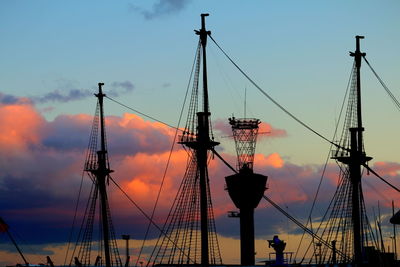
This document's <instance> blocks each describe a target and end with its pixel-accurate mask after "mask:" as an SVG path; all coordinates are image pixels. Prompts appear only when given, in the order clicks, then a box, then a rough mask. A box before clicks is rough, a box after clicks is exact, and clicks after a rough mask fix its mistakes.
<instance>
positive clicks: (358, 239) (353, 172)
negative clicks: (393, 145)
mask: <svg viewBox="0 0 400 267" xmlns="http://www.w3.org/2000/svg"><path fill="white" fill-rule="evenodd" d="M363 38H364V36H358V35H357V36H356V50H355V52H350V56H352V57H354V61H355V68H354V72H353V75H355V83H354V76H353V84H354V87H353V88H354V89H353V90H354V91H353V92H354V93H353V94H352V98H351V101H350V100H349V101H350V102H349V109H348V110H349V111H350V112H349V111H348V115H347V118H346V122H347V124H346V122H345V127H348V129H345V130H346V131H347V130H348V132H349V133H350V136H349V139H347V140H348V141H347V142H348V144H349V145H350V147H349V149H348V150H347V151H344V152H342V153H341V154H338V153H336V155H334V156H333V158H334V159H337V160H338V161H340V162H342V163H344V164H346V165H347V166H348V179H349V182H350V184H351V186H350V189H351V192H348V193H347V194H349V196H350V198H351V203H349V205H351V223H352V233H353V257H354V258H353V261H354V262H355V263H356V264H361V263H362V262H363V249H364V244H365V243H366V242H367V240H364V239H365V229H364V226H365V224H366V222H365V216H366V215H365V211H364V209H365V207H364V202H363V192H362V184H361V176H362V172H361V167H362V166H363V165H365V164H366V163H367V162H368V161H369V160H371V159H372V158H371V157H368V156H366V154H365V152H364V144H363V131H364V128H363V125H362V116H361V79H360V69H361V60H362V57H363V56H365V53H362V52H361V51H360V39H363ZM345 140H346V139H345Z"/></svg>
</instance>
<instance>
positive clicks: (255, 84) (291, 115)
mask: <svg viewBox="0 0 400 267" xmlns="http://www.w3.org/2000/svg"><path fill="white" fill-rule="evenodd" d="M209 37H210V38H211V40H212V41H213V42H214V43H215V45H216V46H217V47H218V48H219V49H220V50H221V52H222V53H223V54H224V55H225V56H226V57H227V58H228V60H229V61H230V62H231V63H232V64H233V65H234V66H235V67H236V68H237V69H238V70H239V72H240V73H242V74H243V75H244V76H245V77H246V78H247V80H249V82H250V83H251V84H253V85H254V86H255V87H256V88H257V89H258V90H259V91H260V92H261V93H262V94H263V95H264V96H265V97H267V98H268V99H269V100H270V101H271V102H272V103H274V104H275V105H276V106H277V107H278V108H280V109H281V110H282V111H283V112H285V113H286V114H287V115H289V116H290V117H291V118H292V119H294V120H295V121H297V122H298V123H299V124H300V125H302V126H303V127H305V128H306V129H308V130H309V131H311V132H312V133H314V134H316V135H317V136H319V137H320V138H322V139H324V140H325V141H327V142H328V143H330V144H332V145H334V146H336V147H340V146H339V145H338V144H335V143H333V142H332V141H330V140H329V139H328V138H326V137H325V136H323V135H322V134H320V133H318V132H317V131H315V130H314V129H312V128H311V127H310V126H308V125H307V124H306V123H304V122H303V121H301V120H300V119H299V118H297V117H296V116H295V115H293V114H292V113H290V112H289V111H288V110H287V109H286V108H285V107H283V106H282V105H281V104H279V103H278V102H277V101H276V100H275V99H273V98H272V97H271V96H270V95H269V94H267V92H265V91H264V90H263V89H262V88H261V87H260V86H258V84H257V83H256V82H254V81H253V80H252V79H251V78H250V76H248V75H247V74H246V73H245V72H244V71H243V70H242V69H241V68H240V67H239V66H238V65H237V64H236V63H235V61H233V59H232V58H231V57H230V56H229V55H228V54H227V53H226V52H225V51H224V50H223V49H222V47H221V46H219V44H218V43H217V42H216V41H215V40H214V38H213V37H212V36H211V35H209Z"/></svg>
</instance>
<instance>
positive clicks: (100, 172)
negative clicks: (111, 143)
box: [93, 83, 112, 267]
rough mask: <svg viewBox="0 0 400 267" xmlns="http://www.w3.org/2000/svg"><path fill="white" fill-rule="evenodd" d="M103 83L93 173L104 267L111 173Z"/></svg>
mask: <svg viewBox="0 0 400 267" xmlns="http://www.w3.org/2000/svg"><path fill="white" fill-rule="evenodd" d="M103 85H104V83H99V93H98V94H95V95H96V97H97V98H98V99H99V107H100V148H101V149H100V150H99V151H97V156H98V157H97V159H98V168H97V170H94V171H93V173H94V175H95V177H96V178H97V183H98V186H99V194H100V209H101V223H102V230H103V239H104V256H105V260H106V267H110V266H111V257H110V242H109V240H110V237H109V223H108V216H107V215H108V211H107V208H108V205H107V190H106V178H107V177H108V175H109V174H110V173H111V172H112V170H110V166H108V164H107V150H106V141H105V130H104V112H103V97H104V96H105V94H103V91H102V86H103Z"/></svg>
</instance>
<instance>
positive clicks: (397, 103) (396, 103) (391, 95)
mask: <svg viewBox="0 0 400 267" xmlns="http://www.w3.org/2000/svg"><path fill="white" fill-rule="evenodd" d="M363 58H364V60H365V63H367V65H368V67H369V68H370V69H371V71H372V73H374V75H375V77H376V78H377V79H378V81H379V82H380V84H381V85H382V87H383V88H384V89H385V91H386V93H387V94H388V95H389V97H390V98H391V99H392V101H393V103H394V104H395V106H396V108H397V109H398V110H399V111H400V102H399V101H398V100H397V99H396V97H395V96H394V95H393V93H392V92H391V91H390V90H389V88H388V87H387V86H386V84H385V83H384V82H383V80H382V79H381V77H379V75H378V73H376V71H375V70H374V68H373V67H372V66H371V64H370V63H369V62H368V60H367V58H366V57H365V56H363Z"/></svg>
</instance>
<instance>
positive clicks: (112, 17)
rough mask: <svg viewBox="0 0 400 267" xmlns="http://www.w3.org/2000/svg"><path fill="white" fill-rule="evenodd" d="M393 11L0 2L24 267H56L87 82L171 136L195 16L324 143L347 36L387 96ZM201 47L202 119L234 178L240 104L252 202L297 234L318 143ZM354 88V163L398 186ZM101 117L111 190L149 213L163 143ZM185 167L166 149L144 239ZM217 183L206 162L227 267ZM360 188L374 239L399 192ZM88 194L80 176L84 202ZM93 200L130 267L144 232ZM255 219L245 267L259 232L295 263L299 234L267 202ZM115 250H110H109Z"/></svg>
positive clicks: (358, 4)
mask: <svg viewBox="0 0 400 267" xmlns="http://www.w3.org/2000/svg"><path fill="white" fill-rule="evenodd" d="M399 12H400V2H399V1H397V0H386V1H372V0H368V1H361V0H356V1H345V0H339V1H329V2H328V1H316V0H311V1H289V0H284V1H261V0H260V1H236V0H235V1H228V0H219V1H211V0H206V1H194V0H192V1H190V0H152V1H144V0H143V1H134V0H132V1H125V0H123V1H95V0H90V1H75V0H74V1H50V0H38V1H11V0H1V1H0V127H1V131H0V170H1V172H0V217H2V218H3V219H4V220H5V221H6V222H8V224H9V226H10V230H11V232H12V234H14V235H15V238H16V240H17V242H18V243H19V244H20V245H21V248H22V250H23V251H24V252H25V254H26V255H27V257H28V259H29V261H30V262H31V263H38V262H44V261H45V256H47V255H50V256H51V257H52V258H53V261H54V262H55V263H56V264H63V263H64V257H65V248H66V243H67V241H68V236H69V231H70V228H71V224H72V218H73V215H74V208H75V203H76V200H77V197H78V191H79V186H80V182H81V175H82V169H83V164H84V158H85V149H86V147H87V144H88V139H89V134H90V129H91V123H92V119H93V114H94V110H95V105H96V99H95V97H94V96H93V93H96V91H97V83H98V82H104V83H105V85H104V87H103V88H104V92H105V93H106V94H107V95H109V96H110V97H112V98H113V99H115V100H117V101H120V102H122V103H124V104H125V105H127V106H129V107H132V108H134V109H136V110H139V111H140V112H142V113H145V114H148V115H150V116H152V117H154V118H156V119H158V120H160V121H162V122H165V123H167V124H169V125H173V126H177V122H178V118H179V112H180V110H181V107H182V103H183V101H184V96H185V92H186V87H187V84H188V80H189V76H190V71H191V67H192V64H193V59H194V55H195V49H196V46H197V42H198V36H197V35H195V34H194V32H193V30H194V29H199V28H200V14H201V13H210V16H209V17H207V19H206V25H207V28H208V30H210V31H211V32H212V36H213V38H214V39H215V40H216V41H217V42H218V44H219V45H220V46H221V47H222V48H223V49H224V50H225V51H226V52H227V53H228V54H229V55H230V56H231V57H232V58H233V59H234V60H235V62H236V63H237V64H238V65H239V66H240V67H241V68H242V69H243V70H244V71H245V72H246V73H247V74H248V75H249V76H250V77H251V78H252V79H253V80H254V81H255V82H256V83H257V84H258V85H259V86H260V87H261V88H263V90H265V91H266V92H267V93H268V94H270V95H271V96H272V97H273V98H274V99H275V100H277V101H278V102H279V103H280V104H281V105H283V106H284V107H285V108H286V109H288V110H289V111H290V112H291V113H293V114H295V115H296V116H297V117H298V118H299V119H301V120H302V121H304V122H305V123H307V124H308V125H309V126H310V127H311V128H313V129H314V130H316V131H317V132H319V133H320V134H322V135H323V136H325V137H326V138H328V139H331V138H332V136H333V133H334V129H335V124H336V122H337V120H338V119H339V113H340V108H341V105H342V101H343V97H344V94H345V90H346V86H347V81H348V78H349V75H350V71H351V67H352V63H353V58H351V57H350V56H349V55H348V52H349V51H354V49H355V38H354V36H355V35H364V36H365V39H364V40H362V41H361V50H362V51H363V52H366V53H367V59H368V60H369V62H370V63H371V64H372V66H373V67H374V68H375V70H376V71H377V73H378V74H379V75H380V76H381V78H382V79H383V80H384V81H385V83H386V84H387V86H388V87H389V88H390V90H391V91H392V92H393V94H394V95H395V96H396V97H399V96H400V92H399V90H400V79H399V73H400V65H399V62H400V52H399V44H400V31H399V29H400V20H399V17H398V14H399ZM207 49H208V50H207V51H208V64H209V65H208V66H209V96H210V109H211V113H212V116H211V119H212V123H213V128H214V135H215V138H216V140H217V141H219V142H221V145H220V146H219V148H218V149H219V151H220V153H221V154H222V155H223V156H224V158H225V159H226V160H227V161H228V162H230V163H231V164H232V165H235V163H236V162H235V160H236V154H235V152H234V148H233V141H232V140H231V139H230V138H226V137H227V136H229V135H230V132H229V124H228V120H227V119H228V117H231V116H232V115H234V116H236V117H242V116H243V113H244V95H245V90H246V92H247V93H246V94H247V100H246V106H247V110H246V114H247V116H249V117H256V118H259V119H260V120H261V121H262V122H263V124H262V125H261V126H262V128H261V131H262V132H268V133H267V134H263V135H261V136H260V138H259V142H258V144H257V154H256V157H255V169H256V171H257V172H258V173H261V174H264V175H267V176H269V180H268V188H269V189H268V190H267V191H266V194H267V195H268V196H269V197H270V198H271V199H273V200H274V201H275V202H277V203H278V204H279V205H281V206H282V207H284V208H285V209H286V210H287V211H288V212H289V213H290V214H292V215H293V216H294V217H296V218H298V219H299V220H300V221H302V222H305V220H306V218H307V216H308V212H309V210H310V206H311V203H312V200H313V197H314V194H315V191H316V188H317V186H318V183H319V179H320V177H321V170H322V168H323V165H324V163H325V161H326V158H327V155H328V153H329V148H330V146H329V143H327V142H326V141H324V140H323V139H321V138H320V137H318V136H316V135H315V134H313V133H311V132H310V131H308V130H307V129H305V128H304V127H302V126H301V125H299V124H298V123H297V122H296V121H294V120H293V119H291V118H290V117H289V116H287V115H286V114H284V113H283V112H282V111H281V110H280V109H279V108H277V107H276V106H275V105H274V104H273V103H272V102H270V101H269V100H268V99H267V98H266V97H265V96H263V95H262V94H260V92H259V91H258V90H257V89H256V88H255V87H254V86H253V85H252V84H251V83H250V82H249V81H248V80H246V78H245V77H243V75H241V74H240V73H239V72H238V71H237V70H236V69H235V68H234V67H233V65H232V64H230V63H229V62H228V61H227V59H226V58H225V57H224V55H223V54H222V53H221V52H220V51H219V49H218V48H217V47H216V45H215V44H214V43H213V42H212V41H211V40H209V42H208V46H207ZM361 75H362V86H363V92H362V98H363V122H364V127H365V129H366V132H365V149H366V152H367V154H368V155H370V156H372V157H374V159H373V160H372V161H371V162H370V166H371V167H372V168H373V169H374V170H376V171H377V172H378V173H380V174H381V175H382V176H384V177H386V178H387V179H388V180H389V181H390V182H391V183H393V184H394V185H397V186H400V180H399V178H400V173H399V171H400V163H399V156H398V154H399V152H398V151H399V150H400V143H399V138H398V136H399V131H400V126H399V123H398V118H399V113H398V112H399V110H397V109H396V108H395V106H394V105H393V103H392V102H391V100H390V99H389V97H388V96H387V95H386V93H385V92H384V90H383V88H382V87H381V85H380V84H379V83H378V81H377V80H376V78H375V77H374V76H373V74H372V72H371V71H370V70H369V68H368V66H367V65H366V64H364V63H363V66H362V74H361ZM186 108H187V107H186ZM186 112H187V109H185V113H186ZM105 113H106V115H107V118H106V124H107V137H108V147H109V155H110V163H111V167H112V169H114V170H115V173H114V174H113V177H114V179H115V180H116V181H117V182H118V183H119V184H120V185H121V186H122V187H123V188H124V190H126V192H127V193H128V194H129V195H130V196H131V197H132V198H133V199H134V200H135V201H137V203H138V204H139V205H140V206H141V207H142V208H143V209H144V210H145V211H146V212H147V213H149V214H150V213H151V209H152V207H153V205H154V201H155V199H156V194H157V191H158V189H159V186H160V182H161V178H162V176H163V173H164V170H165V166H166V162H167V159H168V156H169V151H170V149H171V145H172V142H173V137H174V129H172V128H170V127H168V126H166V125H164V124H161V123H159V122H156V121H153V120H151V119H149V118H146V117H143V116H141V115H140V114H135V113H133V112H132V111H131V110H129V109H127V108H125V107H122V106H120V105H118V104H116V103H115V102H112V101H109V100H108V99H106V100H105ZM184 118H185V114H184ZM180 126H182V125H180ZM185 164H186V152H185V151H184V150H183V149H182V147H180V146H179V145H177V146H175V148H174V151H173V153H172V158H171V166H170V168H169V170H168V172H167V176H166V182H165V185H164V189H163V192H162V193H161V201H160V203H161V204H160V205H159V207H158V209H157V212H156V221H157V222H159V223H160V225H161V224H162V222H163V218H164V217H165V215H166V213H167V212H168V209H169V207H170V204H171V202H172V199H173V198H174V196H175V193H176V190H177V187H178V185H179V183H180V181H181V179H182V177H183V175H184V170H185ZM338 171H339V169H338V167H337V165H336V164H335V162H334V161H333V160H330V161H329V164H328V167H327V171H326V175H325V179H324V181H323V185H322V189H321V190H322V191H321V193H320V198H319V199H318V204H317V208H316V214H315V216H316V217H318V216H320V215H321V213H322V212H323V211H324V208H326V206H327V203H328V202H329V200H330V197H331V196H332V195H333V191H334V190H335V186H336V183H337V174H338ZM230 174H231V172H230V170H229V169H228V168H226V166H224V165H223V164H221V162H220V161H219V160H218V159H217V158H216V159H214V160H213V161H211V163H210V180H211V187H212V193H213V201H214V207H215V214H216V227H217V230H218V232H219V236H220V240H221V242H220V244H221V249H222V253H223V255H222V256H223V261H224V263H238V262H239V257H238V254H239V243H238V235H239V228H238V221H237V220H235V219H232V218H228V217H227V212H228V211H230V210H234V209H235V208H234V206H233V204H232V203H231V201H230V199H229V196H228V194H227V192H226V191H224V177H225V176H227V175H230ZM363 181H365V184H364V190H365V198H366V202H367V205H368V207H367V211H368V212H369V213H370V214H371V215H373V211H375V212H376V213H377V209H378V202H379V206H380V208H381V213H382V218H383V224H384V231H390V230H391V228H390V227H391V226H390V225H389V224H388V218H389V217H390V214H389V213H390V212H391V207H390V203H391V201H392V200H394V201H395V205H396V206H397V207H398V208H399V207H400V197H399V194H398V193H396V192H395V191H393V190H392V189H390V188H388V187H387V186H386V185H385V184H383V183H382V182H381V181H379V180H378V179H377V178H375V177H374V176H372V175H370V176H365V178H364V180H363ZM89 187H90V180H89V178H87V177H85V178H84V184H83V188H84V194H85V193H86V194H87V193H88V192H87V191H88V190H89ZM109 190H110V191H109V192H110V205H111V209H112V214H113V215H114V223H115V228H116V233H117V236H118V237H120V236H121V235H122V234H130V235H131V236H132V237H133V239H134V240H133V241H132V245H131V246H132V252H131V253H132V255H133V260H136V259H135V256H134V255H135V253H137V251H138V249H139V248H140V246H141V240H142V238H143V235H144V234H143V232H144V231H145V229H146V226H147V223H148V222H147V220H146V219H145V218H144V217H143V215H142V214H140V212H139V211H138V210H137V209H136V208H135V207H134V206H132V205H131V204H130V203H129V202H128V201H127V200H126V198H125V197H124V196H123V195H122V194H121V193H120V192H119V191H118V190H116V188H115V187H113V186H112V185H110V188H109ZM113 207H114V208H113ZM81 212H83V211H81ZM255 220H256V237H257V243H256V250H257V260H263V259H266V258H268V253H269V252H271V250H270V249H269V248H268V245H267V242H266V240H268V239H271V238H272V236H273V235H274V234H279V235H280V236H282V238H283V239H285V240H288V239H289V238H290V242H288V248H287V251H295V250H296V249H297V244H298V242H297V241H298V239H299V237H300V234H301V231H300V230H299V229H297V228H296V227H295V225H294V224H292V223H290V222H289V221H288V220H287V219H286V218H285V217H284V216H282V215H281V214H279V213H278V212H277V211H275V210H274V209H273V208H272V207H271V206H270V205H269V204H268V203H267V202H261V204H260V205H259V208H258V209H257V211H256V218H255ZM371 220H373V218H371ZM153 230H154V232H152V234H151V237H152V238H155V237H156V236H157V235H158V233H157V231H156V230H155V229H153ZM390 235H392V233H390V232H387V240H386V242H387V244H388V245H390V239H389V236H390ZM152 242H153V243H154V240H153V241H152ZM119 244H120V245H121V252H122V251H123V250H122V248H123V246H124V243H123V242H122V241H120V243H119ZM148 246H149V247H150V246H151V242H150V243H149V244H148ZM143 260H145V259H143ZM17 262H21V260H20V258H19V257H18V256H17V255H16V251H15V248H14V247H13V246H12V244H11V242H10V240H9V239H8V237H7V236H6V235H5V234H4V233H0V266H4V265H6V264H15V263H17Z"/></svg>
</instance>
